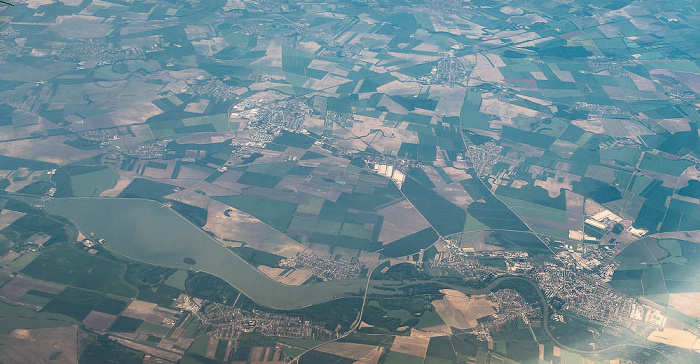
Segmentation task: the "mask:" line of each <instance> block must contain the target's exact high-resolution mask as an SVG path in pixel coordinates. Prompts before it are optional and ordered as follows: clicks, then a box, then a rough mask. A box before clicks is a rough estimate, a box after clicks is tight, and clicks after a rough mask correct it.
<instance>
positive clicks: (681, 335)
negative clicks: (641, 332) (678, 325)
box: [647, 328, 698, 349]
mask: <svg viewBox="0 0 700 364" xmlns="http://www.w3.org/2000/svg"><path fill="white" fill-rule="evenodd" d="M697 339H698V338H697V336H695V335H693V334H692V333H690V332H688V331H683V330H679V329H669V328H665V329H663V330H656V331H654V332H652V333H651V334H649V336H648V337H647V340H649V341H652V342H655V343H662V344H666V345H671V346H676V347H679V348H683V349H691V348H693V345H694V344H695V342H696V341H697Z"/></svg>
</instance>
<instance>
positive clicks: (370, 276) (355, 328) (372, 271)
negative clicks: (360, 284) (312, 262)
mask: <svg viewBox="0 0 700 364" xmlns="http://www.w3.org/2000/svg"><path fill="white" fill-rule="evenodd" d="M381 263H382V262H380V263H379V264H377V265H375V266H374V267H372V269H370V270H369V272H368V273H367V284H366V285H365V294H364V295H363V297H362V307H361V308H360V314H359V315H358V316H357V321H356V323H353V324H352V327H350V329H349V330H348V331H347V332H346V333H344V334H343V335H340V336H338V337H337V338H335V339H333V340H328V341H326V342H324V343H321V344H318V345H316V346H314V347H312V348H310V349H308V350H306V351H304V352H303V353H301V354H299V355H297V356H296V358H294V359H292V360H290V361H289V362H287V363H288V364H291V363H297V364H298V363H299V359H300V358H301V357H302V356H303V355H304V354H306V353H308V352H310V351H314V350H316V349H318V348H320V347H321V346H323V345H326V344H328V343H332V342H335V341H338V340H340V339H344V338H346V337H348V336H349V335H350V334H352V333H353V332H355V330H357V328H358V327H360V325H361V324H362V314H363V313H364V312H365V304H366V303H367V292H369V282H370V281H371V280H372V273H374V270H375V269H376V268H377V267H378V266H380V265H381Z"/></svg>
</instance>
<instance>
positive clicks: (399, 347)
mask: <svg viewBox="0 0 700 364" xmlns="http://www.w3.org/2000/svg"><path fill="white" fill-rule="evenodd" d="M429 343H430V338H429V337H420V336H413V333H411V336H397V337H396V338H394V343H393V344H391V351H395V352H397V353H404V354H408V355H414V356H419V357H421V358H423V357H425V353H426V352H427V351H428V344H429Z"/></svg>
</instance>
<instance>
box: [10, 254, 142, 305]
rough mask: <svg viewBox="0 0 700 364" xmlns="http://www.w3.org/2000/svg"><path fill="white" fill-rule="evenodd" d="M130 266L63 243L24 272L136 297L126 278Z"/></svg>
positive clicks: (74, 284) (32, 263)
mask: <svg viewBox="0 0 700 364" xmlns="http://www.w3.org/2000/svg"><path fill="white" fill-rule="evenodd" d="M125 271H126V267H124V266H123V265H121V264H119V263H115V262H112V261H109V260H106V259H104V258H99V257H96V256H94V255H90V254H88V253H85V252H83V251H80V250H78V249H75V248H74V247H72V246H70V245H67V244H61V245H56V246H51V247H49V248H46V249H45V250H44V253H43V254H42V255H40V256H39V257H38V258H36V259H34V261H32V262H31V263H30V264H29V265H27V266H26V267H25V268H24V269H23V270H22V273H24V274H26V275H28V276H30V277H34V278H37V279H42V280H46V281H50V282H56V283H61V284H68V285H72V286H75V287H80V288H85V289H90V290H95V291H99V292H104V293H111V294H115V295H119V296H124V297H134V296H136V289H135V288H134V287H133V286H131V285H130V284H128V283H126V282H125V281H124V280H123V279H122V277H123V276H124V272H125Z"/></svg>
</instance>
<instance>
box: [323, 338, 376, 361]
mask: <svg viewBox="0 0 700 364" xmlns="http://www.w3.org/2000/svg"><path fill="white" fill-rule="evenodd" d="M316 350H317V351H320V352H323V353H329V354H333V355H337V356H342V357H344V358H350V359H353V360H360V359H362V358H363V357H365V356H366V355H368V354H370V353H372V352H373V351H376V350H377V347H376V346H372V345H365V344H355V343H339V342H333V343H328V344H325V345H323V346H321V347H320V348H318V349H316Z"/></svg>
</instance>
